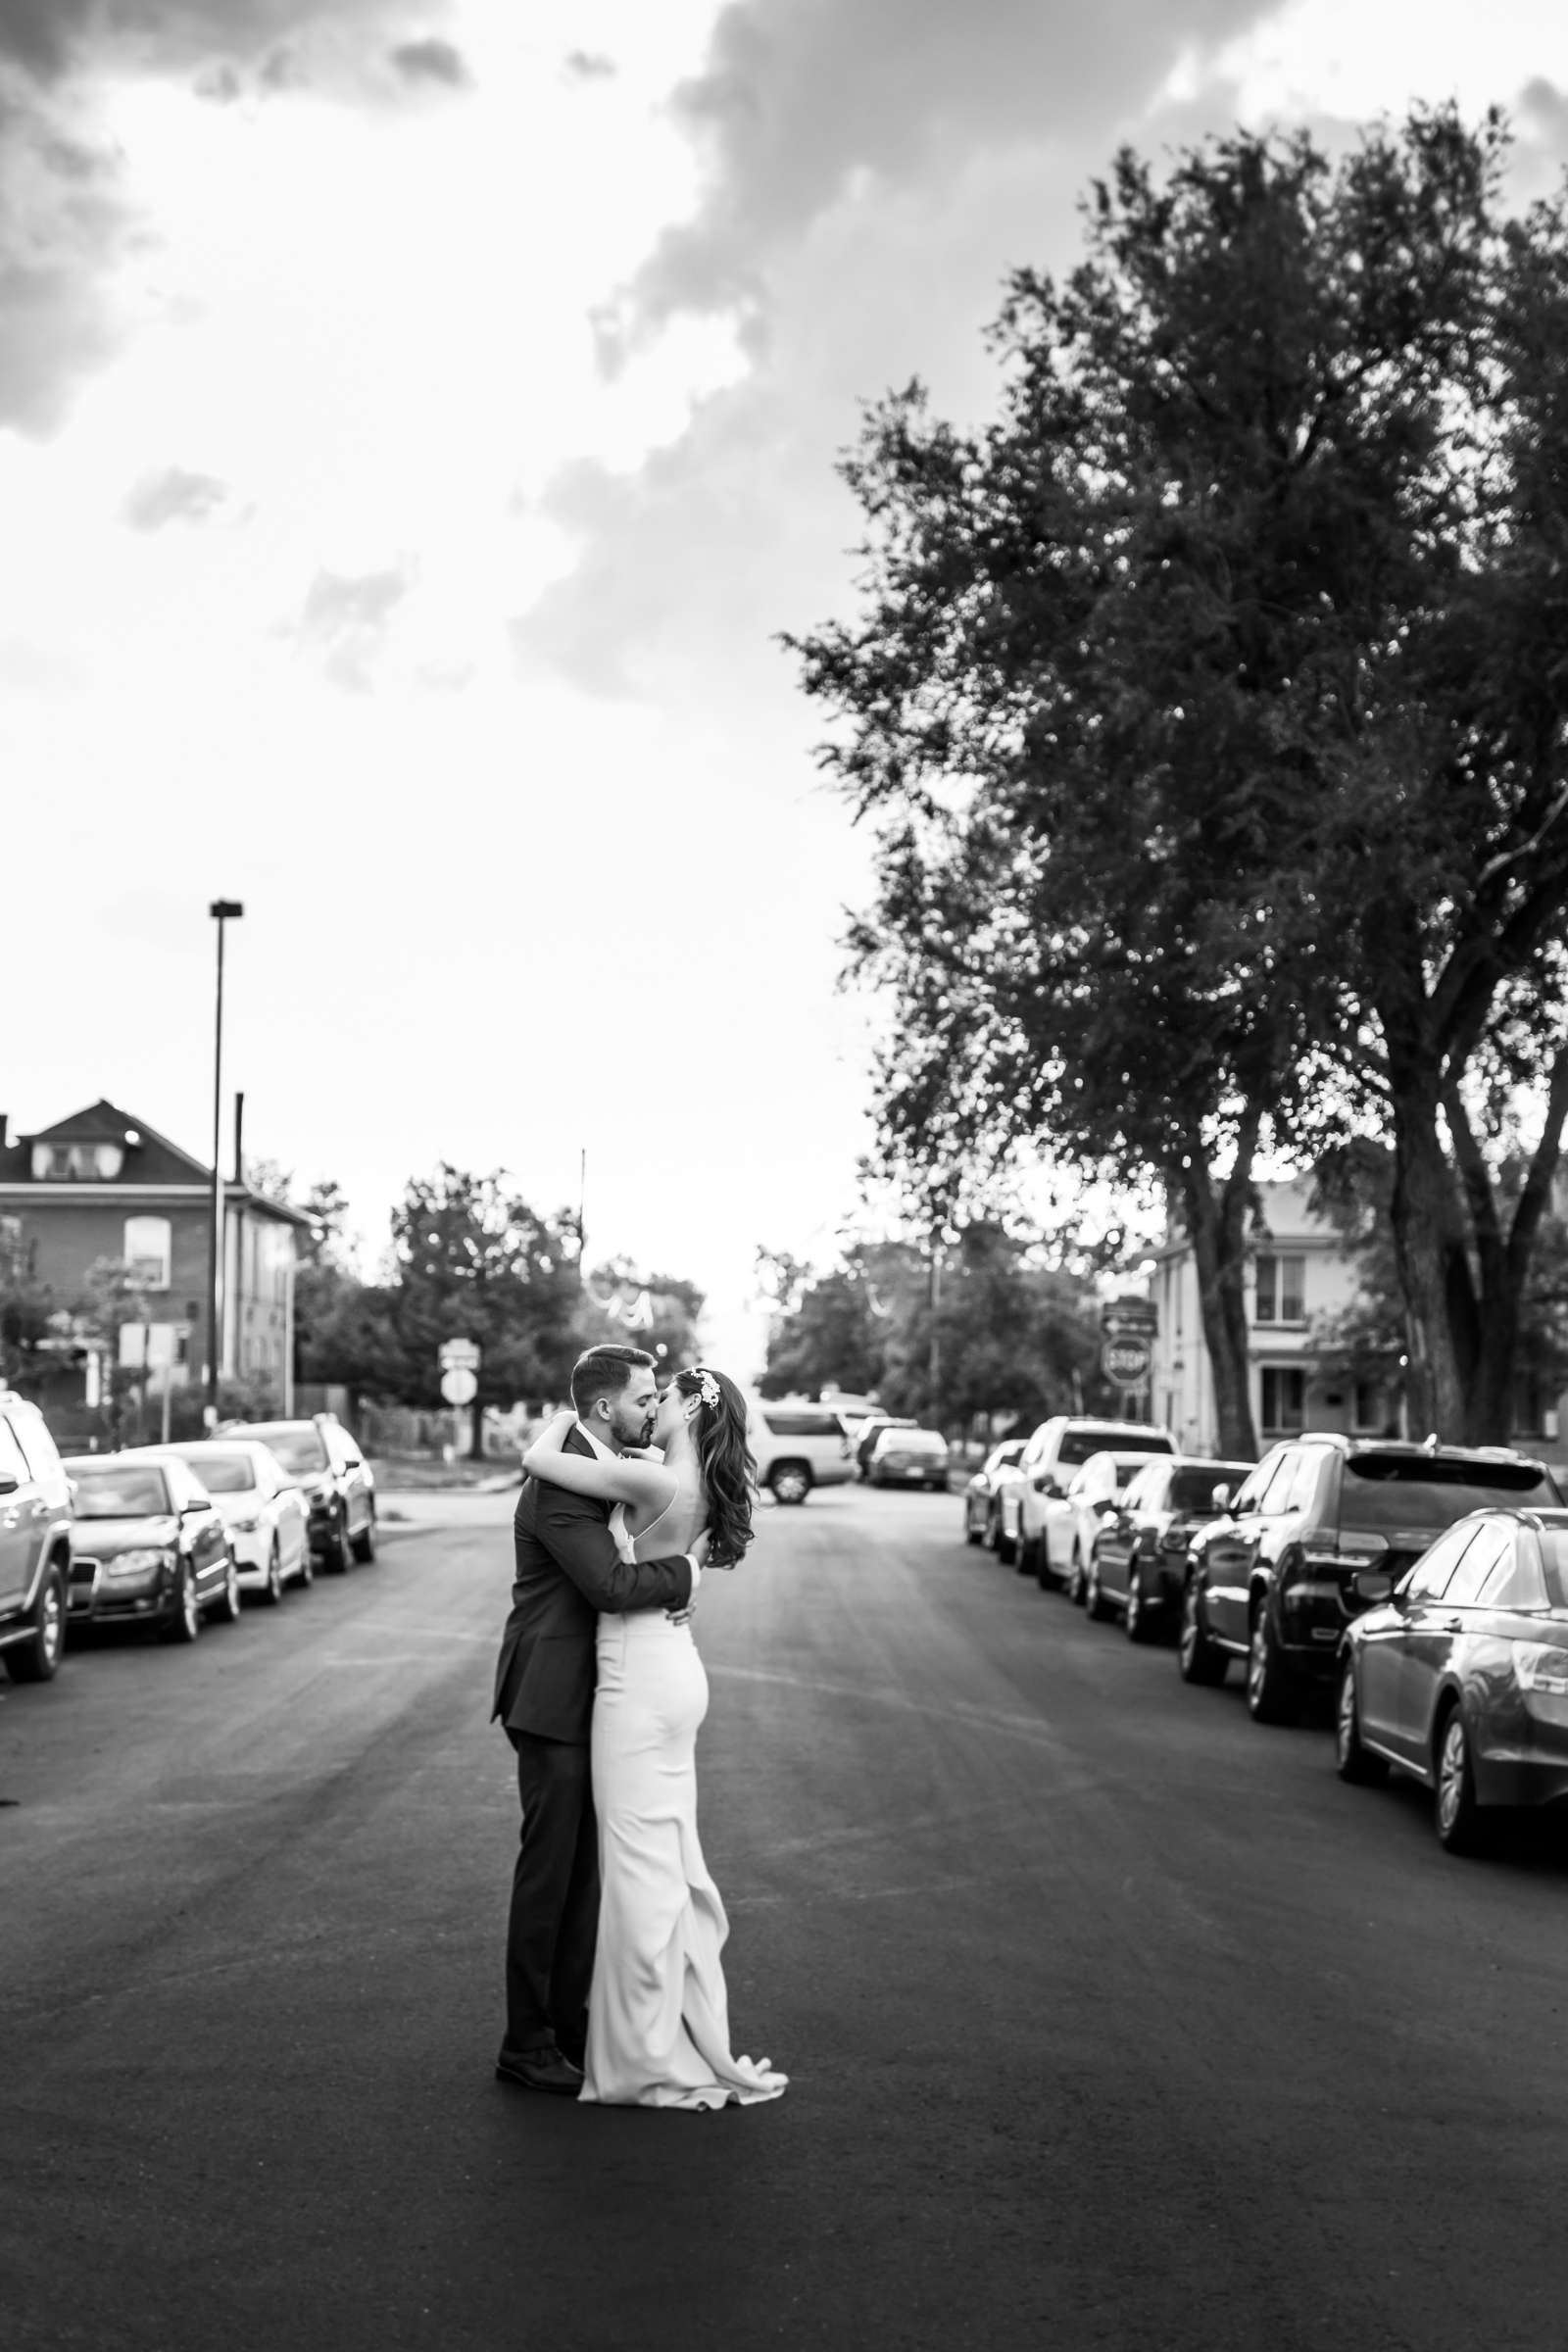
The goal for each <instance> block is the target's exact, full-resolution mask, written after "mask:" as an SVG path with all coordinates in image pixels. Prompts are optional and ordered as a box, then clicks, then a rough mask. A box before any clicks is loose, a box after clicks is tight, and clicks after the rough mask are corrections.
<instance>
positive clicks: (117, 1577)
mask: <svg viewBox="0 0 1568 2352" xmlns="http://www.w3.org/2000/svg"><path fill="white" fill-rule="evenodd" d="M66 1471H67V1474H68V1476H69V1477H70V1479H71V1484H72V1508H73V1513H74V1517H73V1523H72V1531H71V1614H72V1616H73V1618H82V1619H86V1620H89V1621H90V1622H91V1623H92V1624H94V1625H107V1624H114V1623H116V1622H117V1621H121V1620H127V1619H128V1620H130V1621H132V1622H137V1623H140V1624H143V1625H152V1626H156V1627H157V1628H158V1631H159V1632H160V1634H161V1635H162V1636H163V1638H164V1640H165V1641H168V1642H194V1641H195V1639H196V1637H197V1635H198V1634H199V1633H200V1632H201V1630H202V1619H203V1616H204V1615H207V1614H211V1615H212V1616H215V1617H226V1618H227V1619H228V1620H229V1621H230V1623H233V1622H234V1621H236V1620H237V1619H238V1616H239V1610H240V1600H239V1572H238V1570H237V1569H236V1568H235V1566H234V1555H233V1553H232V1552H231V1551H230V1550H229V1548H228V1536H227V1534H226V1532H225V1530H224V1527H223V1522H222V1520H221V1517H220V1516H219V1513H218V1509H217V1506H216V1505H215V1504H214V1501H213V1498H212V1496H211V1495H209V1494H208V1492H207V1489H206V1488H205V1487H204V1486H203V1485H202V1483H201V1480H200V1479H199V1478H198V1477H197V1475H196V1473H195V1471H194V1470H193V1469H192V1468H191V1467H190V1465H189V1463H188V1462H182V1461H181V1460H180V1459H179V1458H178V1456H177V1455H175V1454H161V1453H158V1452H155V1451H151V1450H143V1449H141V1448H139V1447H127V1448H126V1450H125V1451H124V1452H123V1453H79V1454H73V1456H72V1457H71V1458H70V1459H69V1460H68V1461H67V1463H66Z"/></svg>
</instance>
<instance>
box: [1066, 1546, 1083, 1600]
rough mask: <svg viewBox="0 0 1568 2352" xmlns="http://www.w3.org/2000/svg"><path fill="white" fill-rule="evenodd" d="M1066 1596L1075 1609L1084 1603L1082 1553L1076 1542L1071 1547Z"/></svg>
mask: <svg viewBox="0 0 1568 2352" xmlns="http://www.w3.org/2000/svg"><path fill="white" fill-rule="evenodd" d="M1067 1598H1068V1599H1069V1600H1070V1601H1071V1602H1072V1605H1073V1607H1074V1608H1075V1609H1081V1608H1082V1607H1083V1605H1084V1555H1083V1553H1082V1552H1081V1551H1080V1550H1079V1548H1078V1546H1077V1544H1074V1545H1073V1547H1072V1566H1071V1567H1070V1568H1069V1569H1068V1571H1067Z"/></svg>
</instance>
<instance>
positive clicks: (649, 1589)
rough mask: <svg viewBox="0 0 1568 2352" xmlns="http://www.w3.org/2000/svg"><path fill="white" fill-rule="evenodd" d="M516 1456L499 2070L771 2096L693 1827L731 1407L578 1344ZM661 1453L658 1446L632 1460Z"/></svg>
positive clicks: (733, 1425) (550, 2087)
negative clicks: (508, 1840) (700, 1645)
mask: <svg viewBox="0 0 1568 2352" xmlns="http://www.w3.org/2000/svg"><path fill="white" fill-rule="evenodd" d="M571 1401H572V1404H573V1407H574V1408H575V1409H574V1411H573V1412H570V1413H558V1414H557V1416H556V1418H555V1419H554V1420H553V1421H552V1422H550V1424H549V1425H548V1427H547V1428H546V1429H545V1431H544V1433H543V1434H542V1436H541V1437H539V1438H538V1439H537V1440H536V1441H535V1443H534V1444H533V1445H532V1446H530V1447H529V1449H528V1451H527V1452H526V1453H525V1454H524V1456H523V1465H522V1466H523V1469H524V1470H525V1471H526V1472H527V1474H528V1475H527V1477H526V1479H525V1481H524V1484H523V1490H522V1495H521V1497H520V1499H519V1500H518V1503H517V1513H516V1518H515V1522H514V1535H515V1545H516V1578H515V1583H514V1585H513V1588H512V1610H511V1613H510V1615H509V1616H508V1618H507V1623H506V1630H505V1632H504V1633H503V1635H502V1640H501V1655H500V1658H499V1660H498V1662H497V1666H496V1687H495V1706H494V1709H493V1714H494V1715H495V1716H499V1718H500V1720H501V1723H502V1726H503V1728H504V1730H505V1731H506V1734H507V1737H508V1738H509V1739H510V1740H511V1741H512V1744H513V1746H514V1748H515V1750H516V1755H517V1792H518V1794H519V1796H520V1797H521V1800H522V1832H521V1838H520V1841H519V1844H518V1848H517V1862H516V1869H515V1873H514V1875H513V1882H512V1909H511V1914H510V1917H509V1921H508V1929H507V2033H506V2039H505V2040H504V2041H503V2043H502V2045H501V2051H500V2055H499V2056H498V2058H497V2060H496V2073H497V2074H498V2075H499V2076H500V2077H501V2078H502V2079H503V2080H504V2081H506V2082H518V2083H521V2084H523V2085H524V2086H525V2087H526V2088H528V2089H530V2090H545V2091H556V2092H559V2093H561V2094H563V2095H564V2096H566V2097H569V2098H577V2099H585V2100H592V2101H597V2102H599V2103H600V2104H602V2105H605V2106H615V2107H688V2108H717V2107H727V2106H731V2105H743V2106H746V2105H751V2104H752V2103H754V2102H755V2101H757V2100H760V2099H776V2098H777V2097H778V2095H779V2093H780V2092H781V2091H782V2090H783V2089H784V2086H785V2084H786V2082H787V2081H788V2079H789V2078H788V2077H787V2076H785V2075H781V2074H777V2073H775V2072H773V2071H772V2070H771V2069H770V2067H769V2066H768V2062H767V2060H766V2059H765V2058H763V2059H760V2060H755V2061H754V2060H753V2059H750V2058H737V2057H735V2056H734V2055H733V2054H732V2052H731V2050H730V2046H729V2002H728V1996H727V1994H726V1992H725V1988H724V1971H723V1968H722V1966H721V1964H720V1959H719V1954H720V1952H721V1950H722V1948H723V1944H724V1940H725V1938H726V1936H728V1934H729V1923H728V1921H727V1920H726V1918H725V1916H724V1906H723V1904H722V1902H721V1901H720V1900H719V1894H718V1888H717V1887H715V1886H714V1884H713V1882H712V1880H711V1878H710V1877H709V1875H708V1868H707V1865H706V1863H705V1862H704V1860H703V1849H702V1846H701V1844H700V1842H699V1840H698V1836H697V1732H698V1727H699V1726H700V1724H701V1723H702V1720H703V1717H704V1716H705V1715H706V1714H707V1712H708V1677H707V1675H706V1674H705V1673H704V1671H703V1661H702V1658H701V1657H700V1655H699V1654H698V1649H697V1644H696V1642H694V1641H693V1639H692V1630H691V1616H692V1610H693V1607H694V1606H695V1603H696V1598H697V1588H698V1586H699V1585H700V1584H701V1582H702V1578H703V1570H704V1568H705V1566H706V1567H710V1568H733V1567H735V1566H737V1565H738V1563H739V1562H740V1560H741V1559H742V1558H743V1557H744V1555H745V1552H746V1549H747V1546H748V1545H749V1544H750V1543H751V1540H752V1496H753V1493H754V1476H755V1467H756V1466H755V1464H754V1462H753V1460H752V1456H751V1451H750V1448H749V1446H748V1445H747V1438H746V1400H745V1398H744V1397H742V1395H741V1393H740V1391H739V1390H738V1389H737V1388H736V1386H735V1384H734V1382H733V1381H732V1380H728V1379H726V1377H725V1376H724V1374H723V1373H722V1372H711V1371H708V1370H705V1369H704V1368H703V1367H702V1366H701V1365H698V1366H697V1367H695V1368H694V1369H693V1370H690V1371H685V1372H677V1373H676V1374H675V1377H674V1379H673V1380H672V1381H671V1383H670V1385H669V1387H668V1388H667V1389H666V1391H665V1392H664V1395H663V1397H662V1398H661V1397H660V1394H659V1384H658V1381H657V1380H656V1378H655V1365H654V1358H653V1357H652V1356H651V1355H646V1354H644V1353H643V1351H642V1350H641V1349H640V1348H616V1347H609V1346H607V1347H602V1348H589V1349H588V1351H587V1352H586V1354H584V1355H581V1356H579V1357H578V1359H577V1362H576V1364H575V1366H574V1367H573V1369H572V1375H571ZM655 1445H657V1446H658V1447H659V1448H660V1452H661V1454H662V1458H660V1455H657V1454H649V1453H647V1452H646V1451H644V1450H643V1449H645V1448H647V1447H649V1446H655Z"/></svg>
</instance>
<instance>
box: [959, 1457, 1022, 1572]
mask: <svg viewBox="0 0 1568 2352" xmlns="http://www.w3.org/2000/svg"><path fill="white" fill-rule="evenodd" d="M1027 1444H1028V1440H1027V1439H1026V1438H1004V1440H1003V1442H1002V1444H1001V1445H1000V1446H992V1448H991V1451H990V1452H989V1453H988V1454H987V1455H986V1458H985V1460H984V1461H983V1462H982V1463H981V1465H980V1467H979V1469H978V1470H977V1471H976V1472H975V1474H974V1476H973V1478H971V1479H970V1481H969V1483H968V1485H967V1486H966V1487H965V1488H964V1490H963V1540H964V1542H965V1543H966V1544H984V1545H985V1547H986V1549H987V1550H988V1551H995V1550H996V1548H997V1535H998V1531H999V1530H1000V1528H1001V1525H1002V1519H1001V1511H1002V1502H1001V1494H1000V1490H1001V1474H1002V1472H1003V1471H1004V1470H1010V1469H1011V1467H1012V1465H1013V1464H1014V1463H1015V1462H1016V1461H1017V1459H1018V1457H1019V1455H1020V1454H1021V1453H1022V1452H1023V1449H1024V1447H1025V1446H1026V1445H1027Z"/></svg>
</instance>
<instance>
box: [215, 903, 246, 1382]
mask: <svg viewBox="0 0 1568 2352" xmlns="http://www.w3.org/2000/svg"><path fill="white" fill-rule="evenodd" d="M207 911H208V913H209V914H210V915H211V916H212V917H213V919H214V921H215V922H216V923H217V925H218V1010H217V1020H216V1023H215V1026H214V1033H213V1198H212V1203H211V1213H210V1215H209V1219H208V1266H207V1415H206V1418H207V1424H208V1427H209V1428H212V1427H213V1426H214V1424H215V1423H216V1422H217V1420H218V1383H219V1376H220V1370H221V1361H222V1352H223V1338H222V1303H223V1255H222V1253H223V1161H222V1149H223V925H224V924H225V923H229V922H238V920H239V918H240V916H241V915H242V914H243V913H244V911H245V909H244V907H242V906H241V905H240V903H239V901H238V899H214V901H213V903H212V905H211V906H210V907H208V909H207Z"/></svg>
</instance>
